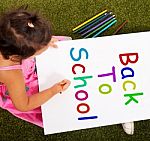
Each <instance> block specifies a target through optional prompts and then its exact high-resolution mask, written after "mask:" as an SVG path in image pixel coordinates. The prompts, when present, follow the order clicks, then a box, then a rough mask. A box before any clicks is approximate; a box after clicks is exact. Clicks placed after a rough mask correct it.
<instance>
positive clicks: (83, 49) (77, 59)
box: [70, 48, 88, 61]
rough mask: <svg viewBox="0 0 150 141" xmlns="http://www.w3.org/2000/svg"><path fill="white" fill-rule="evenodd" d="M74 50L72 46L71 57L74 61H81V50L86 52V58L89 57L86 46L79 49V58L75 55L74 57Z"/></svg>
mask: <svg viewBox="0 0 150 141" xmlns="http://www.w3.org/2000/svg"><path fill="white" fill-rule="evenodd" d="M73 50H74V48H71V50H70V56H71V58H72V60H73V61H79V60H80V59H81V52H82V51H84V52H85V55H86V59H88V52H87V50H86V49H85V48H81V49H80V50H79V57H78V58H74V57H73V54H72V52H73Z"/></svg>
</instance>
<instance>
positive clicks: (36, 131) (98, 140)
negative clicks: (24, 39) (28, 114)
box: [0, 0, 150, 141]
mask: <svg viewBox="0 0 150 141" xmlns="http://www.w3.org/2000/svg"><path fill="white" fill-rule="evenodd" d="M23 4H29V8H30V9H31V10H36V11H39V13H41V14H42V15H43V16H44V17H45V18H47V19H48V20H49V21H50V22H51V24H52V27H53V34H55V35H67V36H72V37H73V39H76V38H79V36H77V35H74V34H73V33H72V29H73V28H74V27H76V26H77V25H78V24H80V23H82V22H83V21H85V20H87V19H89V18H90V17H92V16H94V15H96V14H97V13H99V12H101V11H102V10H104V9H107V10H109V11H112V12H113V13H114V14H115V15H116V18H117V20H118V22H117V24H115V25H114V26H113V27H111V28H110V29H109V30H107V31H106V32H105V33H104V34H103V36H106V35H107V36H108V35H112V33H113V32H114V31H115V30H116V29H117V27H118V25H119V24H121V23H122V22H123V21H124V20H126V19H127V20H128V21H129V22H128V23H127V24H126V25H125V27H124V28H123V29H122V30H121V31H120V32H119V33H118V34H123V33H131V32H141V31H149V30H150V1H149V0H43V1H42V0H39V1H38V0H34V1H33V0H20V1H19V0H1V1H0V12H3V11H7V10H9V9H12V7H19V6H21V5H23ZM0 140H1V141H9V140H11V141H20V140H21V141H22V140H23V141H47V140H48V141H149V140H150V121H149V120H145V121H138V122H135V134H134V135H133V136H129V135H126V134H125V133H124V132H123V129H122V127H121V125H120V124H119V125H111V126H106V127H101V128H100V127H99V128H93V129H85V130H79V131H72V132H66V133H60V134H54V135H47V136H44V133H43V129H41V128H39V127H37V126H35V125H32V124H30V123H27V122H25V121H22V120H20V119H18V118H15V117H14V116H12V115H11V114H9V113H8V112H7V111H5V110H2V109H0Z"/></svg>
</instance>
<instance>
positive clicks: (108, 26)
mask: <svg viewBox="0 0 150 141" xmlns="http://www.w3.org/2000/svg"><path fill="white" fill-rule="evenodd" d="M116 22H117V20H114V21H113V22H112V23H110V24H109V25H107V26H106V27H105V28H103V29H102V30H101V31H99V32H98V33H96V34H95V35H94V36H93V37H92V38H95V37H97V36H98V35H99V34H101V33H102V32H104V31H105V30H107V29H108V28H110V27H111V26H112V25H114V24H115V23H116Z"/></svg>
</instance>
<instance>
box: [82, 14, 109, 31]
mask: <svg viewBox="0 0 150 141" xmlns="http://www.w3.org/2000/svg"><path fill="white" fill-rule="evenodd" d="M111 14H112V12H109V13H105V14H104V15H102V16H101V17H98V18H97V19H95V20H93V21H92V22H91V23H89V26H88V25H87V26H86V27H85V28H83V29H81V30H80V31H79V33H82V32H84V31H85V30H87V29H89V28H90V27H92V26H93V25H95V24H97V23H99V22H102V21H103V20H104V19H106V18H108V17H109V16H110V15H111Z"/></svg>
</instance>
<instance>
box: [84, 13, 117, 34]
mask: <svg viewBox="0 0 150 141" xmlns="http://www.w3.org/2000/svg"><path fill="white" fill-rule="evenodd" d="M114 17H115V15H112V16H110V17H108V18H107V19H105V20H104V21H102V22H100V23H99V24H97V25H96V26H94V27H93V28H91V29H89V30H87V31H86V32H84V33H82V34H81V35H82V36H84V35H86V34H87V33H89V32H91V31H93V30H94V29H96V28H98V27H100V26H101V25H103V24H104V23H106V22H107V21H109V20H111V19H113V18H114Z"/></svg>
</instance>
